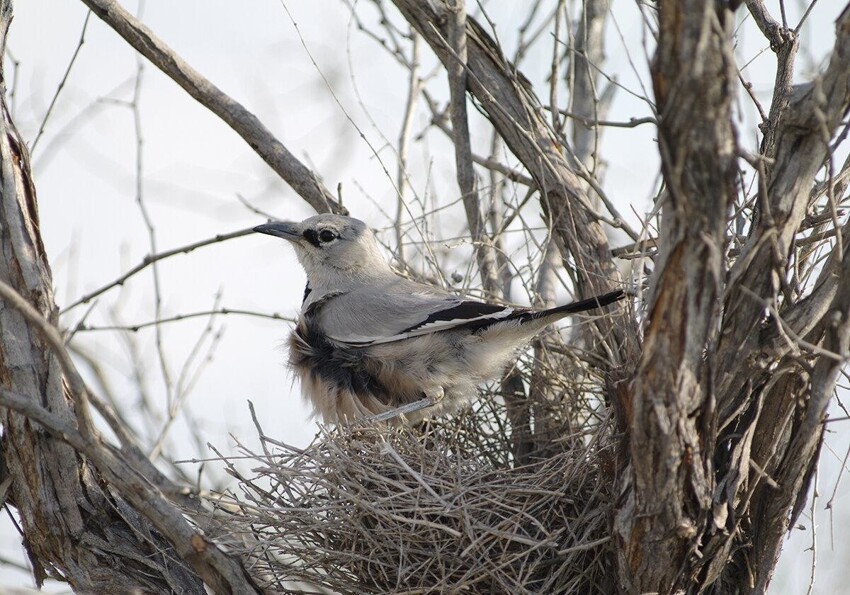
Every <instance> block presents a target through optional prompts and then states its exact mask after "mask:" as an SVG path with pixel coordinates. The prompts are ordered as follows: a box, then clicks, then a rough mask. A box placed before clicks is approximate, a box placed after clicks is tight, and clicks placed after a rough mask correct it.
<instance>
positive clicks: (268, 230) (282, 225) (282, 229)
mask: <svg viewBox="0 0 850 595" xmlns="http://www.w3.org/2000/svg"><path fill="white" fill-rule="evenodd" d="M254 231H256V232H259V233H265V234H268V235H270V236H275V237H278V238H283V239H284V240H289V241H290V242H297V241H298V240H300V239H302V238H303V234H302V232H303V231H304V230H303V229H301V224H300V223H295V222H293V221H272V222H271V223H264V224H263V225H258V226H257V227H255V228H254Z"/></svg>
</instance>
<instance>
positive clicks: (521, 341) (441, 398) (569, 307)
mask: <svg viewBox="0 0 850 595" xmlns="http://www.w3.org/2000/svg"><path fill="white" fill-rule="evenodd" d="M253 229H254V231H255V232H258V233H262V234H267V235H271V236H275V237H278V238H283V239H284V240H287V241H288V242H290V243H291V244H292V246H293V247H294V248H295V254H296V256H297V258H298V261H299V262H300V263H301V266H302V267H303V268H304V271H305V273H306V275H307V285H306V287H305V289H304V298H303V302H302V304H301V310H300V314H299V316H298V318H297V321H296V324H295V328H294V330H293V331H292V333H291V335H290V338H289V352H290V356H289V364H290V366H291V368H292V369H293V371H294V373H295V376H296V377H297V378H298V379H299V381H300V384H301V388H302V392H303V393H304V396H305V397H306V399H307V400H308V401H310V402H311V404H312V406H313V408H314V412H315V415H317V416H320V417H321V418H322V421H324V422H325V423H329V424H339V423H350V422H354V421H358V420H362V419H364V418H368V419H371V420H376V421H390V420H391V422H392V423H408V424H414V423H418V422H421V421H422V420H424V419H426V418H430V417H432V416H436V415H440V414H444V413H449V412H452V411H454V410H456V409H458V408H459V407H461V406H462V405H464V404H466V403H468V402H470V401H471V400H472V399H474V398H475V396H476V395H477V389H478V386H479V385H480V384H482V383H484V382H486V381H488V380H492V379H494V378H497V377H499V375H500V374H502V373H503V371H504V370H505V368H506V367H507V366H508V365H509V364H510V362H511V360H512V359H513V358H514V357H515V353H516V352H517V350H518V349H519V348H521V347H522V346H524V345H525V344H526V343H527V342H528V341H530V340H531V339H532V338H533V337H534V336H535V335H536V334H537V333H539V332H540V331H541V330H543V329H544V328H545V327H546V326H547V325H549V324H551V323H553V322H555V321H557V320H559V319H561V318H563V317H565V316H568V315H570V314H574V313H577V312H584V311H587V310H592V309H595V308H600V307H603V306H607V305H609V304H612V303H614V302H616V301H618V300H620V299H622V298H623V297H624V295H625V293H624V292H623V291H621V290H616V291H612V292H609V293H605V294H603V295H599V296H596V297H592V298H589V299H585V300H581V301H576V302H572V303H569V304H566V305H562V306H558V307H555V308H550V309H547V310H533V309H530V308H524V307H517V306H510V305H503V304H496V303H490V302H486V301H480V300H475V299H470V298H467V297H461V296H457V295H454V294H452V293H449V292H448V291H445V290H443V289H440V288H437V287H433V286H431V285H426V284H424V283H419V282H416V281H413V280H411V279H408V278H405V277H403V276H401V275H400V274H398V273H397V272H396V271H395V270H394V269H393V268H392V266H391V265H390V263H389V262H388V261H387V259H386V258H385V257H384V255H383V254H382V252H381V248H380V247H379V245H378V241H377V239H376V238H375V235H374V233H373V232H372V230H371V229H370V228H369V227H368V226H367V225H366V223H364V222H363V221H361V220H359V219H355V218H353V217H349V216H344V215H336V214H321V215H316V216H313V217H310V218H308V219H305V220H304V221H301V222H294V221H270V222H268V223H265V224H263V225H258V226H257V227H254V228H253Z"/></svg>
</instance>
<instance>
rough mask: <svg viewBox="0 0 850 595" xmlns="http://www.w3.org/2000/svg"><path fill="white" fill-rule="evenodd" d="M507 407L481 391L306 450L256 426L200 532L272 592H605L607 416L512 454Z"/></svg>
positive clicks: (326, 435)
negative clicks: (231, 482) (442, 413)
mask: <svg viewBox="0 0 850 595" xmlns="http://www.w3.org/2000/svg"><path fill="white" fill-rule="evenodd" d="M600 410H604V408H601V407H600ZM507 417H508V416H507V415H506V411H505V406H504V404H501V402H500V401H499V400H498V399H492V398H490V399H485V400H483V401H482V402H480V403H479V404H477V405H476V406H475V407H474V408H472V409H471V410H469V411H467V412H465V413H462V414H459V415H456V416H454V417H449V418H445V419H441V420H438V421H432V422H430V423H429V425H428V427H427V429H426V430H424V431H423V430H422V428H415V429H410V428H404V429H398V428H395V429H394V428H387V427H362V426H361V427H354V426H352V427H340V428H335V429H333V430H325V431H322V432H320V434H319V435H318V436H317V437H316V439H315V440H314V442H313V443H312V444H311V445H310V446H309V447H307V448H306V449H298V448H294V447H290V446H286V445H285V444H282V443H280V442H277V441H275V440H272V439H270V438H267V437H263V436H261V443H262V449H261V452H256V451H252V450H250V449H248V448H247V447H245V446H244V445H240V450H241V451H242V456H241V457H234V458H231V459H225V460H226V462H227V465H228V470H229V472H230V473H231V474H232V475H234V476H235V477H236V478H237V480H238V484H239V489H238V490H237V491H234V492H229V493H227V494H219V495H218V496H217V497H216V498H213V499H211V500H210V502H211V503H212V504H213V508H214V512H213V515H214V519H215V520H216V521H217V523H216V524H217V526H218V527H219V529H220V530H219V531H218V532H217V533H216V534H214V535H209V537H211V538H213V539H215V540H216V541H217V542H218V543H221V544H225V545H226V546H227V547H228V549H229V551H231V552H233V553H234V554H237V555H240V556H242V557H243V559H244V560H245V561H246V565H247V567H248V568H249V569H250V572H251V574H252V575H253V576H254V577H256V578H257V579H258V580H259V581H260V582H262V583H264V584H263V586H264V587H266V588H267V589H268V590H270V591H285V592H310V593H316V592H323V593H328V592H336V593H352V594H353V593H357V594H361V593H389V592H392V593H446V592H463V593H591V592H596V593H605V592H610V590H611V588H612V585H613V580H614V577H613V576H612V575H613V573H612V570H611V569H612V568H613V567H614V565H613V563H612V559H611V549H610V544H609V535H610V531H609V511H610V509H611V500H612V493H611V492H612V490H611V485H612V474H613V461H614V460H615V457H614V439H613V436H612V432H611V430H610V426H611V424H610V423H609V422H608V421H607V420H605V419H602V420H600V419H595V420H594V421H590V420H585V424H584V426H583V429H582V430H581V431H580V432H578V433H576V432H572V434H571V435H569V436H568V437H567V438H564V437H563V436H564V435H565V434H566V432H563V431H562V432H561V433H560V436H561V437H559V438H558V439H556V440H552V441H549V442H548V446H547V448H546V451H545V452H541V453H539V454H541V456H538V457H535V458H533V462H531V463H528V464H524V465H522V466H515V465H514V456H513V455H512V452H513V444H514V443H513V441H512V438H511V434H512V431H511V430H512V428H510V427H509V426H508V425H507V424H506V422H505V421H504V420H505V419H507ZM550 421H551V420H550ZM562 421H563V422H564V423H567V421H566V420H562ZM574 421H575V420H572V421H571V422H570V423H574ZM258 427H259V426H258ZM573 427H575V426H573ZM560 430H564V428H563V427H562V428H560ZM246 458H247V459H248V461H247V462H248V463H249V465H248V466H250V467H251V469H250V472H244V471H241V470H240V469H239V468H240V467H246V465H245V462H246ZM237 459H238V460H237Z"/></svg>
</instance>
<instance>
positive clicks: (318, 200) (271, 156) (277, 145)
mask: <svg viewBox="0 0 850 595" xmlns="http://www.w3.org/2000/svg"><path fill="white" fill-rule="evenodd" d="M83 2H84V3H85V4H86V6H88V7H89V8H90V9H91V10H92V12H93V13H94V14H95V15H97V16H98V18H100V19H101V20H103V21H104V22H105V23H106V24H107V25H109V26H110V27H112V28H113V29H114V30H115V32H116V33H118V34H119V35H120V36H121V37H123V38H124V39H125V40H126V41H127V43H129V44H130V45H131V46H133V47H134V48H135V49H136V51H138V52H139V53H140V54H142V55H143V56H144V57H145V58H147V59H148V60H150V61H151V63H153V65H154V66H156V67H157V68H159V69H160V70H162V72H164V73H165V74H166V75H168V76H169V77H171V79H172V80H173V81H174V82H175V83H177V84H178V85H180V86H181V87H182V88H183V89H184V90H185V91H186V92H187V93H188V94H189V95H191V96H192V97H194V98H195V99H196V100H198V102H200V103H201V105H203V106H205V107H207V108H208V109H209V110H210V111H212V112H213V113H214V114H215V115H217V116H218V117H219V118H221V119H222V120H223V121H224V122H225V123H226V124H227V125H228V126H230V127H231V128H232V129H233V130H234V131H236V133H237V134H239V136H241V137H242V138H243V139H244V140H245V142H246V143H248V146H250V147H251V148H252V149H253V150H254V151H256V152H257V154H258V155H259V156H260V157H261V158H262V159H263V160H264V161H265V162H266V163H268V164H269V166H271V168H272V169H273V170H274V171H275V172H276V173H277V174H278V175H279V176H280V177H281V178H283V179H284V180H285V181H286V183H287V184H289V185H290V186H291V187H292V189H293V190H295V192H297V193H298V195H299V196H301V198H303V199H304V200H305V201H307V203H308V204H309V205H310V206H311V207H313V208H314V209H315V210H316V212H319V213H325V212H327V211H333V212H337V213H338V212H342V211H343V210H344V209H343V208H342V206H341V205H339V204H338V203H337V201H336V199H335V198H334V196H333V194H332V193H331V192H330V191H329V190H328V189H327V188H325V187H324V185H323V184H322V182H321V181H320V179H319V176H318V175H317V174H316V173H315V172H313V171H311V170H310V169H309V168H308V167H307V166H305V165H304V164H303V163H301V161H299V160H298V159H297V158H296V157H295V156H294V155H293V154H292V153H290V152H289V149H287V148H286V147H285V146H284V145H283V143H281V142H280V141H279V140H277V139H276V138H275V137H274V136H273V135H272V133H271V132H270V131H269V130H268V128H266V127H265V126H264V125H263V124H262V122H260V120H259V119H258V118H257V117H256V116H255V115H254V114H252V113H251V112H249V111H248V110H247V109H245V108H244V107H243V106H242V105H241V104H240V103H238V102H237V101H236V100H234V99H233V98H231V97H230V96H228V95H226V94H225V93H224V92H222V91H221V89H219V88H218V87H216V86H215V85H213V84H212V83H211V82H210V81H208V80H207V79H205V78H204V77H203V76H201V74H200V73H199V72H197V71H196V70H195V69H194V68H192V67H191V66H189V65H188V64H186V62H185V61H184V60H183V59H182V58H181V57H180V56H178V55H177V54H176V53H174V51H173V50H172V49H171V48H170V47H168V46H167V45H166V44H165V43H163V41H162V40H160V39H159V38H158V37H156V35H154V34H153V32H152V31H151V30H150V29H148V28H147V27H146V26H145V25H144V24H143V23H141V22H140V21H139V20H138V19H136V18H135V17H134V16H133V15H131V14H130V13H129V12H127V11H126V10H125V9H124V8H123V7H122V6H121V5H120V4H118V2H116V1H115V0H83Z"/></svg>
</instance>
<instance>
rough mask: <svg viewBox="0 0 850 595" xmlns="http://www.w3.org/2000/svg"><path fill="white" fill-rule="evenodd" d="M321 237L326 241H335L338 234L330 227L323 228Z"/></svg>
mask: <svg viewBox="0 0 850 595" xmlns="http://www.w3.org/2000/svg"><path fill="white" fill-rule="evenodd" d="M319 239H320V240H321V241H323V242H325V243H327V242H333V241H334V240H335V239H336V234H335V233H334V232H332V231H331V230H330V229H323V230H322V231H320V232H319Z"/></svg>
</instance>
